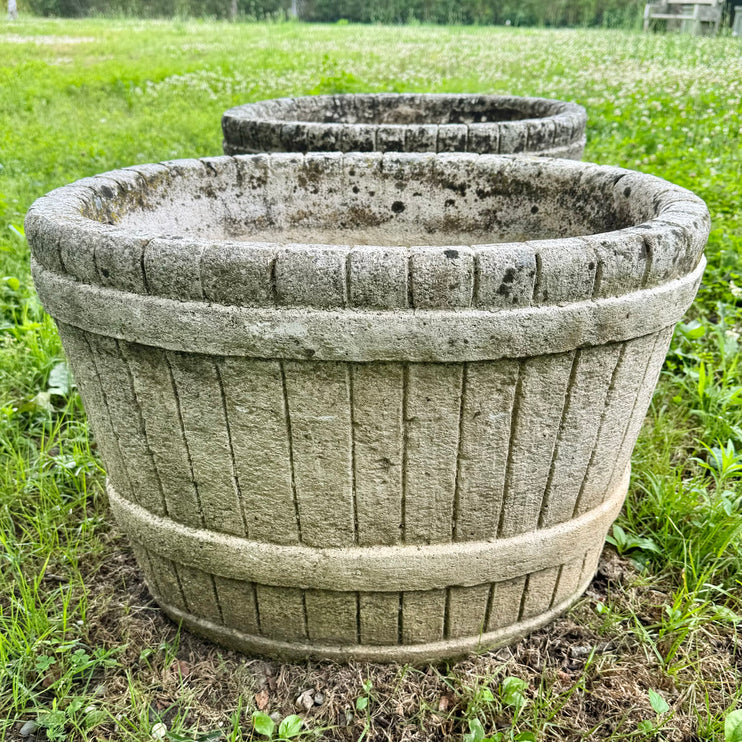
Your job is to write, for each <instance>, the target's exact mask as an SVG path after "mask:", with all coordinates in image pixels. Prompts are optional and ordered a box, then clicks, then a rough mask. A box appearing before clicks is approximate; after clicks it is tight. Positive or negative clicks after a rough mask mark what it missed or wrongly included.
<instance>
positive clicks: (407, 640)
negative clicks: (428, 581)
mask: <svg viewBox="0 0 742 742" xmlns="http://www.w3.org/2000/svg"><path fill="white" fill-rule="evenodd" d="M445 613H446V591H445V590H425V591H411V592H406V593H403V594H402V644H424V643H426V642H435V641H440V640H441V639H443V628H444V623H445Z"/></svg>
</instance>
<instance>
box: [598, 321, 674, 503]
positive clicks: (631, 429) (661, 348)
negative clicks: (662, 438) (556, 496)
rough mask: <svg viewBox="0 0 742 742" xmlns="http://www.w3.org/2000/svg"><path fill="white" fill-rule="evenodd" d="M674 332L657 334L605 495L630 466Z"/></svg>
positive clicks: (670, 330)
mask: <svg viewBox="0 0 742 742" xmlns="http://www.w3.org/2000/svg"><path fill="white" fill-rule="evenodd" d="M673 331H674V328H673V327H668V328H667V329H665V330H662V331H661V332H660V333H658V334H657V340H656V343H655V346H654V350H653V351H652V355H651V357H650V359H649V363H648V365H647V370H646V373H645V376H644V382H643V384H642V386H641V388H640V389H639V394H638V395H637V396H636V399H635V401H634V409H633V411H632V413H631V419H630V421H629V425H628V427H627V429H626V433H625V434H624V439H623V442H622V444H621V448H620V450H619V452H618V455H617V456H616V463H615V466H614V469H613V473H612V475H611V479H610V484H609V485H608V487H607V489H606V492H605V495H607V494H608V493H609V492H612V491H613V488H614V487H616V486H617V484H618V482H619V481H620V478H621V477H622V476H623V474H624V472H625V471H626V467H627V466H628V465H629V461H630V460H631V453H632V451H633V450H634V446H635V445H636V439H637V438H638V437H639V431H640V430H641V428H642V425H643V423H644V418H645V417H646V415H647V410H648V409H649V405H650V403H651V401H652V395H653V394H654V389H655V387H656V386H657V381H658V379H659V376H660V372H661V371H662V365H663V364H664V362H665V356H667V351H668V349H669V347H670V341H671V340H672V334H673ZM605 495H604V499H605Z"/></svg>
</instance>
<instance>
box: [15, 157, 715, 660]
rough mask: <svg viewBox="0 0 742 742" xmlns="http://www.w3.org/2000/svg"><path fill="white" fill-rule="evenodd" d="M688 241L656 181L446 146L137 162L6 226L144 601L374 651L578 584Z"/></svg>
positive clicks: (498, 634)
mask: <svg viewBox="0 0 742 742" xmlns="http://www.w3.org/2000/svg"><path fill="white" fill-rule="evenodd" d="M708 228H709V221H708V214H707V211H706V208H705V206H704V204H703V203H702V202H701V201H700V200H699V199H698V198H696V197H695V196H693V195H692V194H691V193H690V192H688V191H685V190H683V189H681V188H677V187H675V186H672V185H671V184H669V183H667V182H665V181H662V180H660V179H658V178H654V177H651V176H646V175H641V174H638V173H633V172H630V171H626V170H619V169H616V168H609V167H598V166H595V165H588V164H583V163H578V162H569V161H551V160H543V159H539V158H524V157H501V156H477V155H466V154H463V155H438V156H435V155H419V154H418V155H415V154H399V155H383V156H382V155H380V154H353V155H341V154H339V153H337V154H322V155H319V154H318V155H306V156H302V155H286V154H277V155H262V156H247V157H236V158H231V157H220V158H211V159H203V160H184V161H178V162H172V163H164V164H160V165H144V166H139V167H133V168H126V169H123V170H118V171H115V172H112V173H107V174H106V175H102V176H99V177H95V178H89V179H87V180H84V181H80V182H78V183H76V184H73V185H71V186H68V187H65V188H62V189H59V190H58V191H54V192H53V193H51V194H49V195H48V196H45V197H43V198H41V199H39V200H38V201H37V202H36V203H35V204H34V206H33V207H32V209H31V210H30V212H29V214H28V217H27V220H26V233H27V235H28V238H29V241H30V243H31V248H32V254H33V272H34V279H35V281H36V286H37V289H38V292H39V295H40V297H41V300H42V302H43V303H44V306H45V307H46V309H47V310H48V311H49V313H50V314H51V315H52V316H53V317H54V318H55V319H56V321H57V323H58V326H59V330H60V333H61V336H62V339H63V342H64V347H65V350H66V352H67V353H68V355H69V358H70V361H71V364H72V367H73V369H74V372H75V375H76V378H77V381H78V385H79V388H80V392H81V394H82V396H83V400H84V402H85V406H86V409H87V411H88V414H89V416H90V420H91V423H92V425H93V428H94V430H95V434H96V438H97V440H98V443H99V446H100V450H101V453H102V456H103V459H104V461H105V464H106V467H107V469H108V474H109V477H108V486H109V495H110V501H111V507H112V509H113V512H114V514H115V516H116V518H117V520H118V522H119V524H120V526H121V527H122V528H123V529H124V531H125V532H126V533H127V534H128V535H129V537H130V539H131V541H132V543H133V544H134V548H135V551H136V554H137V558H138V560H139V563H140V565H141V567H142V569H143V570H144V573H145V575H146V577H147V581H148V584H149V586H150V589H151V590H152V593H153V594H154V595H155V597H156V599H157V601H158V603H159V604H160V605H161V606H162V608H163V610H164V611H165V612H166V613H167V614H168V615H170V616H171V617H172V618H174V619H175V620H182V621H183V623H184V625H186V626H187V627H189V628H191V629H193V630H194V631H196V632H198V633H201V634H203V635H205V636H208V637H210V638H212V639H214V640H215V641H217V642H221V643H223V644H226V645H229V646H232V647H236V648H238V649H240V650H243V651H245V652H250V653H253V652H257V653H264V654H269V655H276V656H282V657H305V656H314V657H327V658H335V659H341V660H343V659H349V658H360V659H368V660H400V661H402V660H412V661H421V660H428V659H434V658H439V657H446V656H455V655H460V654H463V653H466V652H469V651H472V650H477V649H480V648H485V647H492V646H495V645H498V644H503V643H507V642H510V641H513V640H514V639H516V638H518V637H520V636H522V635H523V634H525V633H527V632H529V631H531V630H533V629H534V628H536V627H538V626H540V625H542V624H544V623H545V622H548V621H549V620H551V619H552V618H553V617H554V616H555V615H557V614H558V613H560V612H561V611H563V610H565V609H566V608H567V607H568V606H569V605H570V604H571V603H572V602H573V601H574V600H575V599H576V598H577V597H578V596H579V595H580V594H581V593H582V592H583V590H584V589H585V587H586V586H587V584H588V583H589V581H590V579H591V577H592V575H593V573H594V571H595V568H596V564H597V560H598V556H599V554H600V552H601V549H602V546H603V539H604V536H605V534H606V531H607V529H608V527H609V526H610V524H611V522H612V521H613V519H614V518H615V516H616V514H617V513H618V511H619V509H620V507H621V504H622V502H623V499H624V496H625V493H626V489H627V483H628V477H629V461H630V456H631V451H632V448H633V446H634V442H635V440H636V437H637V434H638V431H639V428H640V426H641V424H642V419H643V418H644V415H645V413H646V410H647V407H648V404H649V401H650V398H651V396H652V391H653V389H654V386H655V383H656V380H657V377H658V374H659V372H660V367H661V366H662V362H663V359H664V357H665V354H666V352H667V349H668V345H669V342H670V336H671V334H672V330H673V325H674V324H675V323H676V322H677V321H678V320H679V319H680V317H681V316H682V315H683V313H684V312H685V310H686V309H687V307H688V306H689V305H690V303H691V301H692V300H693V297H694V296H695V293H696V290H697V287H698V285H699V281H700V279H701V274H702V272H703V267H704V259H703V257H702V252H703V246H704V244H705V241H706V237H707V234H708Z"/></svg>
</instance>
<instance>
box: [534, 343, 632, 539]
mask: <svg viewBox="0 0 742 742" xmlns="http://www.w3.org/2000/svg"><path fill="white" fill-rule="evenodd" d="M620 350H621V347H620V346H619V345H610V346H602V347H598V348H585V349H584V350H579V351H577V354H578V355H577V357H576V359H575V364H576V365H575V369H574V372H573V378H574V383H573V384H572V385H571V387H570V392H569V395H568V398H567V403H566V405H565V409H564V415H563V417H562V424H561V428H560V431H559V439H558V441H557V445H556V449H555V451H554V463H553V465H552V468H551V473H550V476H549V481H548V483H547V486H546V492H545V493H544V502H543V506H542V510H541V518H540V521H539V525H540V526H541V527H542V528H548V527H549V526H553V525H555V524H557V523H562V522H564V521H567V520H569V519H570V518H571V517H572V513H573V512H574V508H575V503H576V502H577V497H578V495H579V493H580V487H581V485H582V480H583V479H584V477H585V472H586V471H587V467H588V465H589V463H590V456H591V454H592V452H593V447H594V445H595V439H596V436H597V434H598V428H599V427H600V420H601V416H602V413H603V407H604V405H605V399H606V395H607V394H608V389H609V387H610V384H611V379H612V377H613V371H614V369H615V367H616V363H617V362H618V357H619V355H620Z"/></svg>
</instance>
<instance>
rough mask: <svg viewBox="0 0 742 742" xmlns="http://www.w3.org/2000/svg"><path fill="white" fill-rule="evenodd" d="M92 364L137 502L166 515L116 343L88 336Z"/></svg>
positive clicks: (123, 362) (140, 416)
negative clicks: (100, 381) (100, 383)
mask: <svg viewBox="0 0 742 742" xmlns="http://www.w3.org/2000/svg"><path fill="white" fill-rule="evenodd" d="M87 339H88V342H89V344H90V347H91V349H92V351H93V356H94V358H95V365H96V367H97V369H98V374H99V376H100V377H101V379H105V384H106V386H105V394H106V401H107V403H108V410H109V412H110V414H111V419H112V425H115V427H116V433H117V437H118V440H119V444H120V450H121V454H122V456H123V458H124V461H125V464H126V471H127V472H128V474H129V480H130V481H131V485H132V488H133V490H134V493H135V495H136V499H137V502H138V503H139V504H140V505H141V506H142V507H144V508H146V509H147V510H149V511H151V512H153V513H155V514H157V515H164V514H165V502H164V494H163V492H162V485H161V483H160V479H159V474H158V472H157V469H156V467H155V461H154V457H153V456H152V452H151V450H150V448H149V443H148V441H147V433H146V431H145V429H144V421H143V419H142V414H141V408H140V405H139V400H137V398H136V395H135V393H134V387H133V384H132V379H131V373H130V370H129V367H128V365H127V361H126V358H125V357H124V355H123V354H122V352H121V349H120V348H119V344H118V341H117V340H114V339H113V338H109V337H103V336H102V335H93V334H88V335H87Z"/></svg>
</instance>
